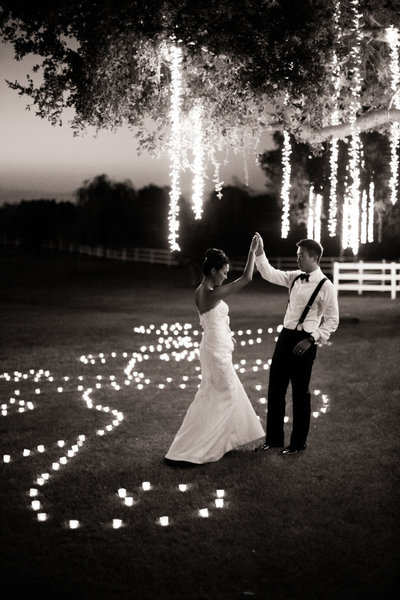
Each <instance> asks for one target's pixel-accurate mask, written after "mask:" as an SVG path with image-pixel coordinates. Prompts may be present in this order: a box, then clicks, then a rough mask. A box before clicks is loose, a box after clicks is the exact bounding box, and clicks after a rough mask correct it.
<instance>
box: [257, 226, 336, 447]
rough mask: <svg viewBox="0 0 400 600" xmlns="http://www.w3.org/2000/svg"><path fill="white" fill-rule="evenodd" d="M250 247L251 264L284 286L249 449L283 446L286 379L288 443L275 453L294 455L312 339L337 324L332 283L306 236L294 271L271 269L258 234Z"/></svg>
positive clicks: (306, 410)
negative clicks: (261, 410)
mask: <svg viewBox="0 0 400 600" xmlns="http://www.w3.org/2000/svg"><path fill="white" fill-rule="evenodd" d="M256 235H257V237H258V246H257V249H256V266H257V269H258V270H259V272H260V274H261V276H262V277H263V278H264V279H266V280H267V281H269V282H271V283H276V284H277V285H283V286H286V287H288V288H289V300H288V305H287V308H286V313H285V317H284V320H283V329H282V331H281V333H280V334H279V338H278V341H277V343H276V347H275V351H274V354H273V357H272V363H271V368H270V372H269V387H268V415H267V435H266V440H265V444H263V445H262V446H260V447H258V448H255V451H262V452H263V451H267V450H269V449H270V448H276V447H280V448H282V447H283V446H284V417H285V397H286V390H287V388H288V385H289V382H291V384H292V398H293V428H292V434H291V437H290V444H289V446H287V447H284V448H283V450H281V452H280V454H284V455H286V454H294V453H296V452H300V451H301V450H305V449H306V440H307V435H308V430H309V427H310V415H311V401H310V399H311V395H310V391H309V388H308V386H309V383H310V378H311V372H312V367H313V363H314V359H315V357H316V354H317V346H316V344H317V342H319V341H320V340H324V341H326V340H327V339H328V338H329V336H330V335H331V333H333V332H334V331H335V330H336V329H337V326H338V324H339V309H338V302H337V294H336V291H335V288H334V286H333V284H332V282H331V281H329V279H327V278H326V277H325V276H324V274H323V273H322V271H321V269H320V267H319V261H320V258H321V255H322V251H323V248H322V246H321V245H320V244H319V243H318V242H316V241H314V240H309V239H304V240H300V241H299V242H297V244H296V245H297V263H298V265H299V269H300V270H299V271H280V270H278V269H274V267H272V266H271V265H270V263H269V261H268V259H267V257H266V256H265V254H264V244H263V240H262V238H261V236H260V234H258V233H257V234H256Z"/></svg>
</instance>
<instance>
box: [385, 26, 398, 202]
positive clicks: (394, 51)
mask: <svg viewBox="0 0 400 600" xmlns="http://www.w3.org/2000/svg"><path fill="white" fill-rule="evenodd" d="M387 38H388V41H389V45H390V73H391V88H392V91H393V94H394V95H393V101H392V102H393V106H394V107H395V108H397V109H398V110H400V85H399V84H400V70H399V48H400V35H399V30H398V29H397V28H396V27H393V25H391V26H390V27H389V28H388V29H387ZM399 142H400V125H399V123H397V122H395V123H392V124H391V126H390V149H391V157H390V170H391V177H390V183H389V187H390V191H391V201H392V204H396V202H397V191H398V186H399V181H398V173H399V156H398V149H399Z"/></svg>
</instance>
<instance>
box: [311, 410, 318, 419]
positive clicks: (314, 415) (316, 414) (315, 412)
mask: <svg viewBox="0 0 400 600" xmlns="http://www.w3.org/2000/svg"><path fill="white" fill-rule="evenodd" d="M312 416H313V417H314V419H318V417H319V412H317V411H314V412H313V414H312Z"/></svg>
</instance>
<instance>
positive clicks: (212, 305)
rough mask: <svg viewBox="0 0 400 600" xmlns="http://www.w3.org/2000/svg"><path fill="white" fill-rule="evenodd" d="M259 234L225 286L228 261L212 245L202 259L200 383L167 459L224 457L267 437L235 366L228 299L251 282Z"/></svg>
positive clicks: (198, 302)
mask: <svg viewBox="0 0 400 600" xmlns="http://www.w3.org/2000/svg"><path fill="white" fill-rule="evenodd" d="M256 248H257V238H256V237H255V236H254V237H253V239H252V242H251V245H250V250H249V255H248V258H247V262H246V266H245V268H244V271H243V274H242V275H241V277H239V278H238V279H236V280H235V281H233V282H232V283H228V284H226V285H222V284H223V283H224V281H225V280H226V278H227V275H228V271H229V260H228V257H227V256H226V254H225V253H224V252H223V251H222V250H217V249H216V248H210V249H208V250H207V252H206V256H205V260H204V263H203V275H204V277H203V281H202V282H201V284H200V285H199V287H198V288H197V290H196V292H195V301H196V306H197V309H198V311H199V316H200V324H201V326H202V328H203V337H202V341H201V344H200V364H201V374H202V378H201V383H200V387H199V389H198V391H197V393H196V396H195V398H194V400H193V402H192V404H191V405H190V406H189V409H188V411H187V413H186V415H185V418H184V420H183V422H182V425H181V427H180V429H179V431H178V432H177V434H176V436H175V439H174V441H173V442H172V444H171V447H170V449H169V450H168V452H167V454H166V457H165V458H166V459H167V460H170V461H185V462H191V463H197V464H202V463H207V462H215V461H217V460H219V459H220V458H221V457H222V456H223V455H224V454H225V453H226V452H229V450H232V449H233V448H237V447H238V446H241V445H243V444H247V443H249V442H254V441H255V440H257V439H259V438H261V437H262V436H264V435H265V434H264V431H263V428H262V427H261V424H260V421H259V419H258V417H257V415H256V413H255V411H254V409H253V407H252V405H251V403H250V400H249V399H248V397H247V394H246V392H245V391H244V388H243V386H242V384H241V382H240V380H239V378H238V376H237V374H236V371H235V369H234V367H233V364H232V352H233V348H234V344H233V338H232V332H231V330H230V328H229V316H228V313H229V308H228V305H227V304H226V303H225V302H224V298H226V297H227V296H230V295H231V294H234V293H236V292H238V291H239V290H241V289H242V288H243V287H244V286H245V285H247V284H248V283H249V282H250V281H251V279H252V277H253V270H254V255H255V249H256Z"/></svg>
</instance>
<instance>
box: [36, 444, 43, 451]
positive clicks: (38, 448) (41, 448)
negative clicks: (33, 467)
mask: <svg viewBox="0 0 400 600" xmlns="http://www.w3.org/2000/svg"><path fill="white" fill-rule="evenodd" d="M37 451H38V452H44V446H43V444H39V446H38V447H37Z"/></svg>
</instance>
